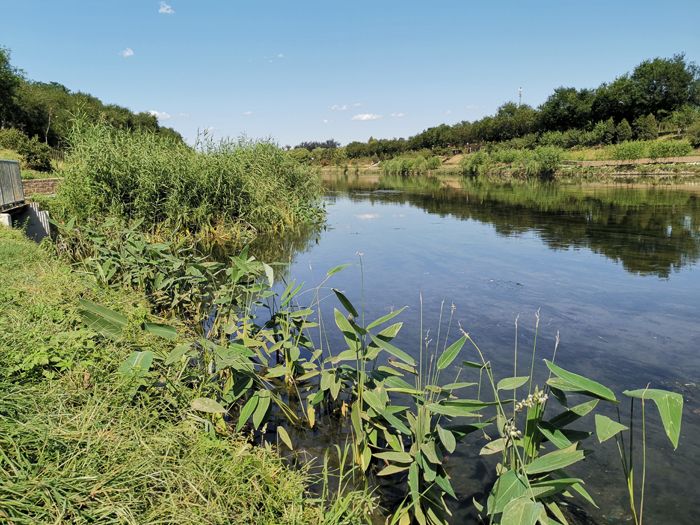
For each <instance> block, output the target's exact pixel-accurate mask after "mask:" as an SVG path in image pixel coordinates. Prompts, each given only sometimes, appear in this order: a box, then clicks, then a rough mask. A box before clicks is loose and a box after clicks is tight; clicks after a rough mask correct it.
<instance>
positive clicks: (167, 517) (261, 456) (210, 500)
mask: <svg viewBox="0 0 700 525" xmlns="http://www.w3.org/2000/svg"><path fill="white" fill-rule="evenodd" d="M0 297H1V298H2V301H1V302H0V313H1V315H0V355H2V358H3V363H4V364H3V367H2V369H1V370H0V392H1V394H2V395H0V399H1V400H2V401H0V448H2V450H3V451H4V454H3V455H2V457H0V472H2V475H0V521H3V522H7V523H28V522H32V523H40V522H41V523H59V522H60V523H68V522H70V523H83V522H100V523H105V522H119V523H133V524H136V523H150V522H153V521H158V522H167V523H184V524H193V525H194V524H195V523H196V524H199V523H212V524H214V523H217V524H224V523H231V521H232V520H234V521H235V522H236V523H251V524H252V523H266V524H270V525H272V524H277V523H287V524H290V525H291V524H298V523H325V522H326V521H325V519H326V516H327V515H326V511H327V510H328V509H327V508H324V505H322V504H321V503H320V501H319V500H318V499H315V498H314V497H312V496H311V495H310V493H309V486H310V483H311V482H312V478H311V477H310V475H309V472H308V471H307V470H306V469H301V470H293V469H291V468H289V467H288V466H286V464H285V462H284V461H283V460H282V459H281V458H280V456H279V455H278V453H277V452H276V450H275V449H274V448H273V447H271V446H269V445H267V446H255V447H253V446H251V445H250V444H249V442H248V437H247V436H246V435H244V434H242V433H240V434H228V435H223V436H214V435H213V434H212V433H207V432H202V420H201V419H200V418H199V417H198V416H197V413H196V412H194V411H192V410H185V411H173V406H172V403H169V402H168V400H167V398H158V397H155V398H149V396H138V397H136V396H134V393H133V390H132V387H133V385H132V384H128V383H127V382H125V380H124V376H123V374H121V373H120V367H121V366H122V364H123V362H124V360H125V359H126V358H127V356H129V354H130V353H131V352H133V351H134V350H137V349H138V350H139V351H151V352H154V353H155V354H156V355H157V356H160V355H168V353H169V352H171V351H172V349H173V348H174V347H175V346H176V343H177V341H169V340H166V339H163V338H159V337H156V336H153V335H151V334H149V333H147V332H144V331H143V330H141V329H140V328H139V327H140V326H141V325H142V323H143V322H144V321H151V322H157V321H158V319H157V318H154V317H153V316H152V315H151V314H150V313H149V310H150V308H149V305H148V304H147V303H146V301H145V300H144V298H143V297H142V296H141V295H140V294H139V293H137V292H134V291H130V290H127V289H123V288H120V289H114V288H109V287H105V286H101V285H98V284H97V283H96V281H95V280H94V279H93V278H92V277H90V276H89V275H86V274H85V273H77V272H75V271H74V270H73V269H72V268H71V267H70V266H68V265H67V264H66V263H65V262H62V261H61V260H58V259H57V258H56V257H55V256H54V255H51V253H50V251H49V250H48V249H43V248H42V247H39V246H38V245H36V244H35V243H33V242H31V241H29V240H28V239H26V238H25V237H24V236H23V235H22V233H21V232H20V231H16V230H15V231H13V230H9V229H5V228H0ZM81 299H87V300H90V301H95V302H99V303H100V304H101V305H104V306H106V307H108V308H110V309H112V310H114V311H118V312H119V313H120V314H121V315H123V316H124V317H125V318H126V320H127V324H126V327H125V329H124V332H123V334H124V335H123V336H121V337H119V338H117V339H116V340H112V339H110V338H109V337H104V336H103V335H102V334H101V333H100V331H99V329H98V328H99V323H98V324H96V325H94V326H93V327H92V328H91V327H87V326H86V325H85V324H84V318H83V314H82V313H81V307H80V302H79V301H80V300H81ZM172 323H173V321H172V320H171V321H170V324H172ZM180 329H182V330H184V329H183V328H182V327H180ZM155 379H156V378H155V377H153V378H152V379H151V378H150V377H149V379H148V380H149V381H151V380H155ZM331 507H332V506H331ZM332 510H333V509H332ZM334 510H336V511H337V510H339V509H334ZM340 514H343V513H342V512H341V513H340ZM349 514H350V515H351V512H350V513H348V514H343V515H344V516H346V517H347V516H348V515H349ZM327 522H328V523H333V521H327ZM348 522H351V521H348Z"/></svg>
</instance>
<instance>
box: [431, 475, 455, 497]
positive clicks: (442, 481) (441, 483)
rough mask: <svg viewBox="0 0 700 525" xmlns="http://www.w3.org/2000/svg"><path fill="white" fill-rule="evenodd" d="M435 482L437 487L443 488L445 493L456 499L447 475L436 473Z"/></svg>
mask: <svg viewBox="0 0 700 525" xmlns="http://www.w3.org/2000/svg"><path fill="white" fill-rule="evenodd" d="M435 483H437V485H438V487H440V488H441V489H442V490H444V491H445V493H446V494H449V495H450V496H452V497H453V498H454V499H457V495H456V494H455V491H454V489H453V488H452V484H451V483H450V480H449V479H448V478H447V475H444V476H442V475H440V474H438V475H437V476H436V477H435Z"/></svg>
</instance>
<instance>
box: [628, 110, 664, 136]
mask: <svg viewBox="0 0 700 525" xmlns="http://www.w3.org/2000/svg"><path fill="white" fill-rule="evenodd" d="M634 132H635V135H636V136H637V138H638V139H639V140H654V139H656V138H657V137H658V136H659V124H658V123H657V122H656V117H654V115H652V114H651V113H649V114H648V115H646V116H642V117H639V118H638V119H637V120H635V121H634Z"/></svg>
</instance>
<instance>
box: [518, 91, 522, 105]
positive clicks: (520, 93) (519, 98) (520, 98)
mask: <svg viewBox="0 0 700 525" xmlns="http://www.w3.org/2000/svg"><path fill="white" fill-rule="evenodd" d="M522 105H523V88H522V87H519V88H518V107H520V106H522Z"/></svg>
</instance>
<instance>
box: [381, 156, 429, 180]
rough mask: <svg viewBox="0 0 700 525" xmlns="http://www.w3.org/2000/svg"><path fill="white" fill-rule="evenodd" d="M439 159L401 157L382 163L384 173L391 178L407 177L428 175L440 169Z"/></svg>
mask: <svg viewBox="0 0 700 525" xmlns="http://www.w3.org/2000/svg"><path fill="white" fill-rule="evenodd" d="M441 165H442V162H441V160H440V158H439V157H436V156H428V157H425V156H423V155H415V156H407V155H406V156H400V157H395V158H393V159H390V160H387V161H384V162H382V173H383V174H384V175H389V176H401V177H406V176H409V175H426V174H428V173H430V172H431V171H433V170H436V169H438V168H440V166H441Z"/></svg>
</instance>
